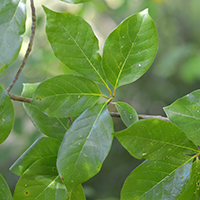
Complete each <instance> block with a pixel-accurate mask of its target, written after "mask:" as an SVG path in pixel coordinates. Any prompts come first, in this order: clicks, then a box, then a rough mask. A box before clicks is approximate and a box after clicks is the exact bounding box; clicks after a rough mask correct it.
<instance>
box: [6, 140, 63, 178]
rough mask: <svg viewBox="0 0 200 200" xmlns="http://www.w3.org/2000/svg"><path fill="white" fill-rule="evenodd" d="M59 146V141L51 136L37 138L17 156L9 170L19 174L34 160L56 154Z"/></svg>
mask: <svg viewBox="0 0 200 200" xmlns="http://www.w3.org/2000/svg"><path fill="white" fill-rule="evenodd" d="M59 146H60V142H59V141H57V140H55V139H53V138H48V137H42V138H39V139H38V140H36V141H35V142H34V143H33V144H32V145H31V146H30V147H29V148H28V149H27V150H26V151H25V152H24V153H23V154H22V155H21V156H20V158H18V160H17V161H16V162H15V163H14V164H13V165H12V166H11V168H10V170H11V171H12V172H13V173H15V174H17V175H18V176H21V175H22V174H23V173H24V172H25V171H26V170H27V169H28V168H29V167H30V166H31V165H32V164H33V163H35V162H36V161H38V160H41V159H43V158H44V159H47V158H49V157H52V156H56V155H57V153H58V148H59Z"/></svg>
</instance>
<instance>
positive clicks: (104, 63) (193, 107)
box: [0, 0, 200, 200]
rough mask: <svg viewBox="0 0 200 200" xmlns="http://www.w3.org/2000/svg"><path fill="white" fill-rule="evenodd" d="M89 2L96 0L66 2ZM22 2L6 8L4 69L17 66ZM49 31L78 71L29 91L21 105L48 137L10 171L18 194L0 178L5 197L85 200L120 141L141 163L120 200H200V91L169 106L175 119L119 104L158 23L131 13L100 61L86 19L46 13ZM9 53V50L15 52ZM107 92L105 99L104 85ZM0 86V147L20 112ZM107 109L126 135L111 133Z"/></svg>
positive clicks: (1, 46)
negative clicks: (111, 106) (145, 114)
mask: <svg viewBox="0 0 200 200" xmlns="http://www.w3.org/2000/svg"><path fill="white" fill-rule="evenodd" d="M63 1H64V2H66V3H74V4H75V3H84V2H89V1H91V0H63ZM25 3H26V2H25V0H16V1H9V0H7V1H4V2H1V3H0V32H1V35H2V37H1V38H0V72H1V71H3V70H4V69H5V68H6V67H9V66H10V65H11V64H12V62H13V61H14V60H15V59H16V57H17V55H18V53H19V50H20V47H21V42H22V36H23V34H24V30H25V28H24V27H25V21H26V12H25ZM43 9H44V11H45V14H46V17H47V19H46V22H47V23H46V34H47V38H48V40H49V42H50V44H51V47H52V50H53V52H54V54H55V56H56V57H57V58H58V59H59V60H60V61H61V62H62V63H64V65H66V66H67V67H68V68H70V69H71V70H73V71H74V72H75V73H74V74H62V75H59V76H54V77H52V78H49V79H47V80H45V81H43V82H41V83H34V84H24V87H23V92H22V97H21V99H22V100H23V98H29V99H31V102H30V103H23V106H24V109H25V111H26V113H27V115H28V116H29V118H30V119H31V121H32V123H33V124H34V126H35V127H36V128H37V129H38V130H39V131H40V132H41V133H43V134H44V137H41V138H38V139H37V140H36V141H35V142H34V144H32V145H31V146H30V147H29V148H28V149H27V151H26V152H24V153H23V154H22V155H21V157H20V158H19V159H18V160H17V161H16V162H15V163H14V164H13V165H12V166H11V168H10V170H11V171H12V172H13V173H15V174H17V175H18V176H20V179H19V181H18V183H17V185H16V188H15V191H14V195H13V197H12V195H11V193H10V191H9V188H8V186H7V183H6V182H5V180H4V179H3V177H2V176H1V177H0V184H1V187H0V191H1V192H0V196H1V199H8V200H10V199H16V200H17V199H20V200H21V199H29V200H30V199H38V200H39V199H41V200H43V199H55V200H56V199H59V200H61V199H63V200H64V199H67V200H84V199H85V198H86V197H85V194H84V191H83V188H82V183H84V182H85V181H87V180H89V179H90V178H92V177H93V176H94V175H96V174H97V173H98V172H99V171H100V170H101V167H102V164H103V163H104V161H105V159H106V157H107V155H108V154H109V151H110V148H111V146H112V141H113V137H116V138H117V139H118V140H119V142H120V143H121V144H122V146H123V147H124V148H125V149H126V150H127V151H128V152H129V153H130V154H131V155H132V156H133V157H135V158H137V159H145V161H144V162H143V163H142V164H141V165H139V166H138V167H137V168H136V169H135V170H133V171H132V173H131V174H130V175H129V176H128V177H127V179H126V181H125V183H124V185H123V188H122V190H121V199H124V200H129V199H130V200H133V199H148V200H150V199H152V200H155V199H179V200H181V199H196V200H197V199H199V181H200V180H199V179H200V177H199V167H200V165H199V155H200V151H199V149H198V145H200V140H199V137H198V134H199V130H200V127H199V122H198V120H199V119H200V114H199V111H200V103H199V96H200V92H199V90H197V91H194V92H192V93H191V94H189V95H187V96H185V97H183V98H181V99H179V100H177V101H176V102H174V103H173V104H172V105H170V106H168V107H166V108H164V110H165V112H166V115H167V117H168V118H169V120H170V121H171V122H168V121H164V120H161V119H156V118H153V119H143V120H139V119H140V117H139V116H138V114H137V112H136V111H135V109H134V108H133V107H132V106H130V105H129V104H127V103H125V102H113V99H114V97H115V95H116V93H117V88H118V87H121V86H124V85H126V84H130V83H133V82H134V81H136V80H138V79H139V78H140V77H141V76H142V75H143V74H144V73H145V72H146V71H147V70H148V69H149V67H150V66H151V64H152V62H153V60H154V58H155V56H156V53H157V49H158V33H157V29H156V25H155V23H154V22H153V20H152V19H151V17H150V16H149V14H148V9H145V10H143V11H142V12H139V13H136V14H133V15H132V16H130V17H128V18H127V19H125V20H124V21H123V22H121V24H119V25H118V26H117V28H116V29H115V30H113V31H112V32H111V33H110V35H109V36H108V37H107V39H106V40H105V43H104V46H103V51H102V54H101V53H100V52H99V44H98V39H97V37H96V36H95V33H94V32H93V30H92V28H91V26H90V25H89V24H88V23H87V22H86V21H85V20H83V19H82V18H81V17H79V16H76V15H73V14H70V13H58V12H54V11H52V10H50V9H48V8H47V7H45V6H43ZM10 46H12V48H10ZM100 85H101V86H102V87H104V88H106V89H107V91H108V93H109V96H108V95H106V94H104V93H102V92H101V90H100V87H99V86H100ZM10 97H11V96H10V94H9V91H6V90H5V89H4V88H3V87H2V86H0V143H3V142H4V141H5V139H6V138H7V137H8V135H9V134H10V132H11V129H12V126H13V123H14V108H13V103H12V101H11V98H10ZM108 104H114V105H115V107H116V110H117V111H118V114H119V116H120V117H121V120H122V121H123V123H124V124H125V126H126V129H124V130H123V131H120V132H115V131H114V127H113V121H112V115H111V114H110V113H109V110H108V107H107V106H108Z"/></svg>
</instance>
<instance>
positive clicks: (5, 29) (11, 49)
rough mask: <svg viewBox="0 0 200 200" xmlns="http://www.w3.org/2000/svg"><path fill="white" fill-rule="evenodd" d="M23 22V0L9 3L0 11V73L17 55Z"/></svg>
mask: <svg viewBox="0 0 200 200" xmlns="http://www.w3.org/2000/svg"><path fill="white" fill-rule="evenodd" d="M6 3H7V2H6ZM25 20H26V1H25V0H16V1H10V2H9V3H7V4H4V6H3V7H2V8H1V10H0V35H1V37H0V73H1V71H3V69H4V68H6V67H8V66H10V65H11V64H12V63H13V61H14V60H15V58H16V57H17V55H18V53H19V50H20V47H21V43H22V35H23V34H24V31H25Z"/></svg>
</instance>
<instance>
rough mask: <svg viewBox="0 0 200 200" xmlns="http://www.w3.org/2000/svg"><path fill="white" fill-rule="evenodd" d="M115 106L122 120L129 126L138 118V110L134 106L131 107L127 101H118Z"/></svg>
mask: <svg viewBox="0 0 200 200" xmlns="http://www.w3.org/2000/svg"><path fill="white" fill-rule="evenodd" d="M115 106H116V108H117V111H118V112H119V114H120V117H121V119H122V121H123V122H124V124H125V125H126V126H127V127H129V126H130V125H131V124H133V123H134V122H136V121H137V120H138V115H137V112H136V111H135V109H134V108H133V107H131V106H130V105H128V104H127V103H124V102H117V103H115Z"/></svg>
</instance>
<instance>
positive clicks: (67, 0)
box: [61, 0, 93, 4]
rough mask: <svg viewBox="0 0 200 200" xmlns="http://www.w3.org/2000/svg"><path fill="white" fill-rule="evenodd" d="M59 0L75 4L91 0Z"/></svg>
mask: <svg viewBox="0 0 200 200" xmlns="http://www.w3.org/2000/svg"><path fill="white" fill-rule="evenodd" d="M61 1H64V2H67V3H73V4H76V3H86V2H89V1H93V0H61Z"/></svg>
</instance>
